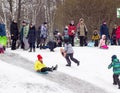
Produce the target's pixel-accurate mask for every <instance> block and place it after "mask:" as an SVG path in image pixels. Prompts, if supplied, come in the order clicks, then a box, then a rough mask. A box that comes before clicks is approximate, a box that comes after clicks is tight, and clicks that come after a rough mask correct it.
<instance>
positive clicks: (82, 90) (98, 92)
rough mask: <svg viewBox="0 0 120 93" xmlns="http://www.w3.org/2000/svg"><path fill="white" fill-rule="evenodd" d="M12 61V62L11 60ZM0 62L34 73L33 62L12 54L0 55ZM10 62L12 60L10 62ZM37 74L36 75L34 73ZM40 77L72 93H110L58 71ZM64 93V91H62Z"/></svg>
mask: <svg viewBox="0 0 120 93" xmlns="http://www.w3.org/2000/svg"><path fill="white" fill-rule="evenodd" d="M13 59H14V60H13ZM0 60H2V61H4V62H6V63H9V64H12V65H16V66H19V67H22V68H24V69H26V70H29V71H31V72H34V70H33V62H31V61H29V60H27V59H25V58H23V57H21V56H19V55H17V54H14V53H5V54H2V55H0ZM10 60H13V61H12V62H11V61H10ZM36 74H37V73H36ZM38 75H39V76H41V77H44V78H46V79H48V80H50V81H53V82H56V83H57V84H59V85H60V86H63V87H65V88H68V89H69V90H71V91H72V92H73V93H110V92H106V91H104V90H103V89H101V88H98V87H96V86H94V85H92V84H90V83H87V82H85V81H83V80H80V79H77V78H75V77H72V76H69V75H67V74H64V73H62V72H59V71H55V72H52V73H50V74H46V75H43V74H38ZM63 93H64V90H63Z"/></svg>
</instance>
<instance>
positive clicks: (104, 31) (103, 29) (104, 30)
mask: <svg viewBox="0 0 120 93" xmlns="http://www.w3.org/2000/svg"><path fill="white" fill-rule="evenodd" d="M102 35H106V42H107V40H109V39H110V35H109V29H108V26H107V23H106V21H103V24H102V25H101V26H100V36H101V37H102Z"/></svg>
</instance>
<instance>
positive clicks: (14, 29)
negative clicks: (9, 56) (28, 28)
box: [10, 20, 19, 50]
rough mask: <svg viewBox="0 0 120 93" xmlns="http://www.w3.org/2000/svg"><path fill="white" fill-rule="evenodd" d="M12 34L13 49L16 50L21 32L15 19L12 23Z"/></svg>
mask: <svg viewBox="0 0 120 93" xmlns="http://www.w3.org/2000/svg"><path fill="white" fill-rule="evenodd" d="M10 34H11V40H12V45H11V50H15V49H16V41H17V39H18V34H19V31H18V25H17V22H16V21H15V20H13V21H12V23H11V25H10Z"/></svg>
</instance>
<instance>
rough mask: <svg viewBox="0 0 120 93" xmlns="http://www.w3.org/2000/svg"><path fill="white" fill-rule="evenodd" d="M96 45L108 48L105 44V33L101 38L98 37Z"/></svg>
mask: <svg viewBox="0 0 120 93" xmlns="http://www.w3.org/2000/svg"><path fill="white" fill-rule="evenodd" d="M98 47H99V48H101V49H108V48H109V47H108V46H107V44H106V35H102V38H101V39H100V42H99V45H98Z"/></svg>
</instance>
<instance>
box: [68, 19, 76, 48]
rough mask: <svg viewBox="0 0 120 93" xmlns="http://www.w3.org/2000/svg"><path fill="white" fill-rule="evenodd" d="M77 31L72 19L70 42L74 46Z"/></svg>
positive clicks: (69, 28) (69, 32) (69, 29)
mask: <svg viewBox="0 0 120 93" xmlns="http://www.w3.org/2000/svg"><path fill="white" fill-rule="evenodd" d="M75 33H76V26H75V24H74V21H73V20H72V21H71V22H70V24H69V26H68V35H69V42H70V43H71V44H72V46H74V37H75Z"/></svg>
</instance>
